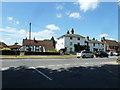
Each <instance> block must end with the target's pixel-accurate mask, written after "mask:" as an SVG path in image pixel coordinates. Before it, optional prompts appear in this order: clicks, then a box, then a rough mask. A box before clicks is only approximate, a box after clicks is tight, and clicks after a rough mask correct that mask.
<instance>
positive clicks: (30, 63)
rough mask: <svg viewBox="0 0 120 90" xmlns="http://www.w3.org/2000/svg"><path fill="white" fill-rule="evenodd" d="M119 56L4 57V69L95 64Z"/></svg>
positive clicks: (113, 59)
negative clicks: (67, 57) (63, 57)
mask: <svg viewBox="0 0 120 90" xmlns="http://www.w3.org/2000/svg"><path fill="white" fill-rule="evenodd" d="M116 58H117V57H110V58H84V59H81V58H74V59H3V60H1V62H2V69H3V70H4V69H7V68H9V67H18V66H27V67H40V68H50V69H58V68H68V67H78V66H94V65H101V64H106V63H110V62H115V61H116Z"/></svg>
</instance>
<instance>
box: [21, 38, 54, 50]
mask: <svg viewBox="0 0 120 90" xmlns="http://www.w3.org/2000/svg"><path fill="white" fill-rule="evenodd" d="M29 48H30V49H31V51H34V52H45V51H47V50H50V49H54V44H53V41H52V40H35V38H34V39H33V40H29V39H27V38H26V39H23V42H22V47H21V51H28V49H29Z"/></svg>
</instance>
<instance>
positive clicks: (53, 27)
mask: <svg viewBox="0 0 120 90" xmlns="http://www.w3.org/2000/svg"><path fill="white" fill-rule="evenodd" d="M46 28H47V29H50V30H60V28H59V27H58V26H55V25H54V24H50V25H47V26H46Z"/></svg>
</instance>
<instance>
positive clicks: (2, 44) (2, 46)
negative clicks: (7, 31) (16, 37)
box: [0, 42, 9, 48]
mask: <svg viewBox="0 0 120 90" xmlns="http://www.w3.org/2000/svg"><path fill="white" fill-rule="evenodd" d="M0 46H1V48H9V46H8V45H7V44H5V43H4V42H0Z"/></svg>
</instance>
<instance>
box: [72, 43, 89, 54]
mask: <svg viewBox="0 0 120 90" xmlns="http://www.w3.org/2000/svg"><path fill="white" fill-rule="evenodd" d="M74 47H75V51H76V52H79V51H82V50H89V46H87V45H84V46H82V45H79V44H75V45H74Z"/></svg>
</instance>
